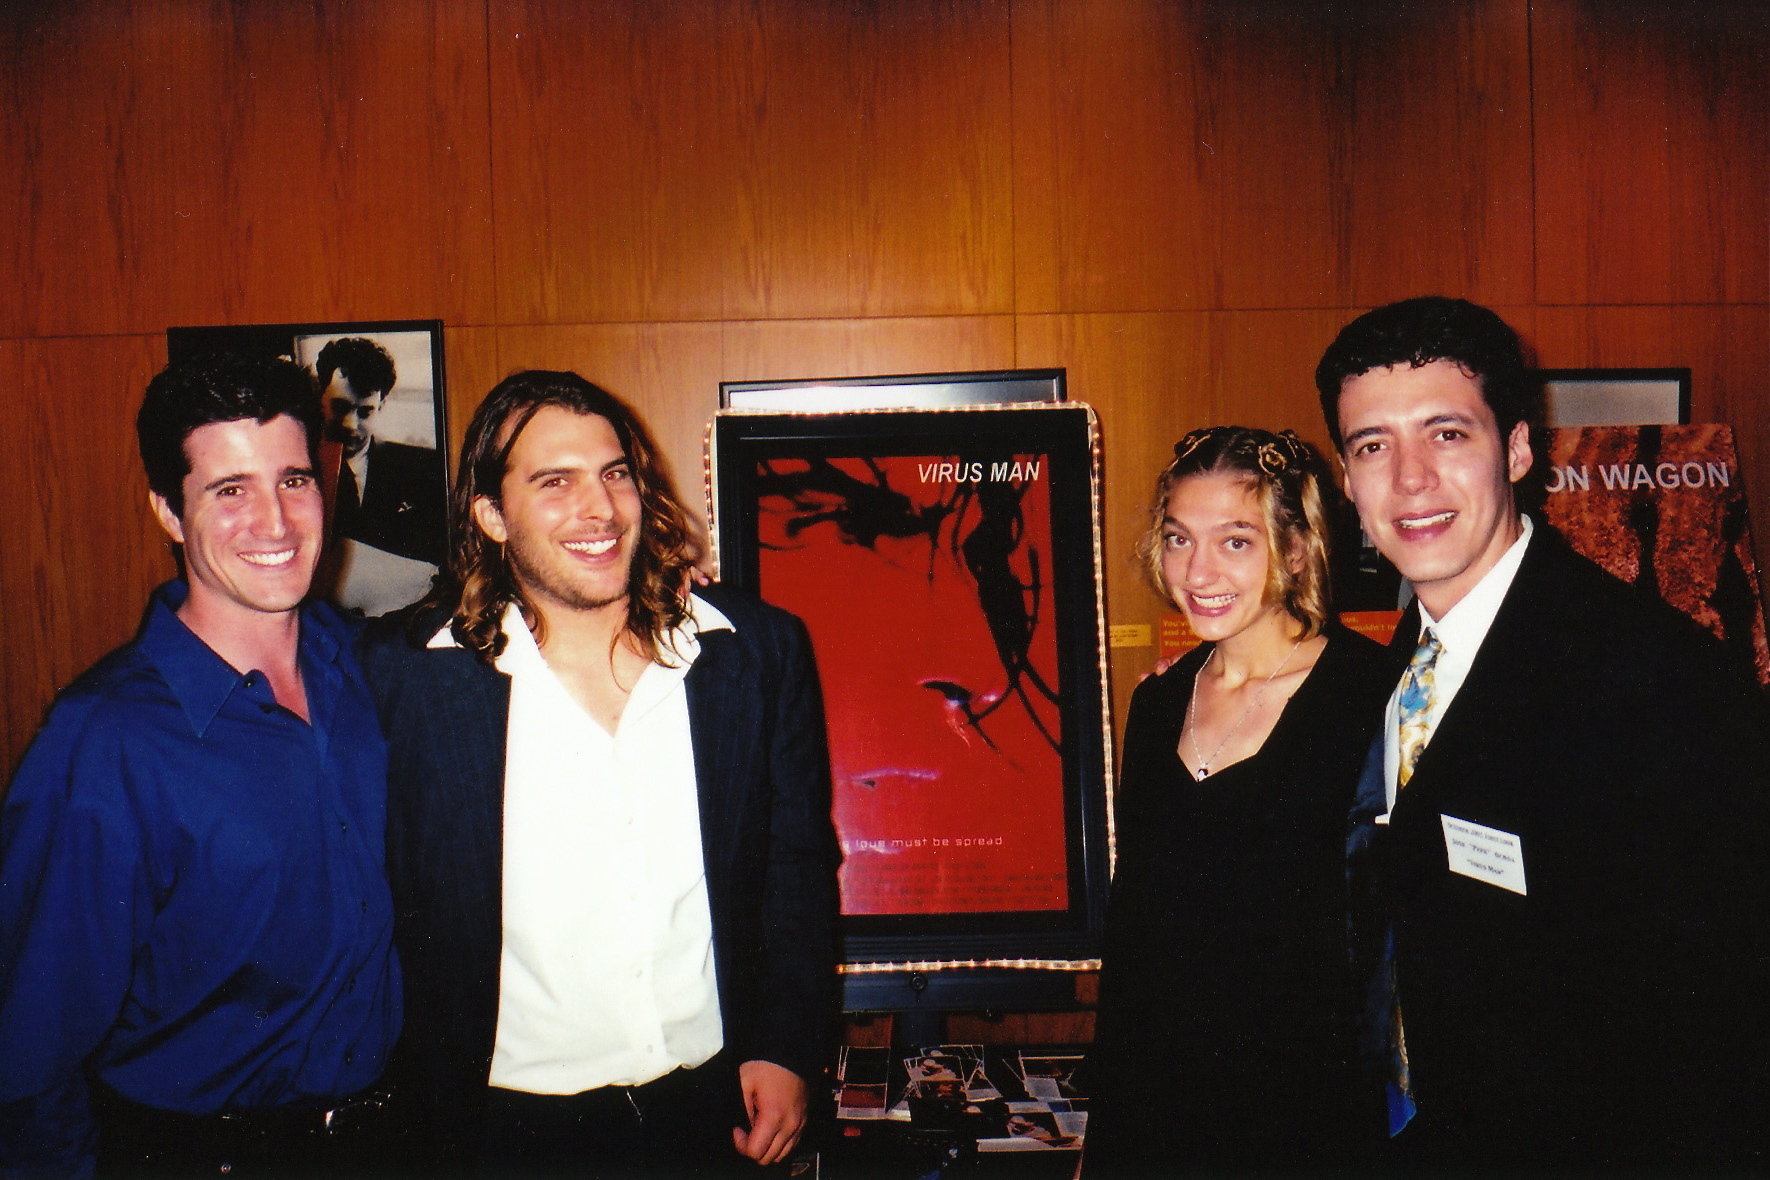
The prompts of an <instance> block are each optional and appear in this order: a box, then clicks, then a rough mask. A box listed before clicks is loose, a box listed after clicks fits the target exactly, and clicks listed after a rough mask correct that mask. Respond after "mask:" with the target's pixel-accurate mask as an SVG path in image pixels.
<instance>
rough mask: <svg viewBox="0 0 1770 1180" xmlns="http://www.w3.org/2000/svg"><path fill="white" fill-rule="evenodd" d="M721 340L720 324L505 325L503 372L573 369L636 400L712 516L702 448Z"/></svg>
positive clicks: (683, 480) (691, 500)
mask: <svg viewBox="0 0 1770 1180" xmlns="http://www.w3.org/2000/svg"><path fill="white" fill-rule="evenodd" d="M719 347H720V335H719V325H717V324H578V325H569V326H562V327H538V326H537V327H526V328H503V329H500V330H499V332H498V369H499V377H500V379H501V378H502V377H503V376H504V375H506V374H509V373H513V372H516V371H517V370H519V369H570V370H572V371H574V372H576V373H578V374H580V375H581V376H583V377H586V378H588V379H590V380H591V381H594V382H596V383H597V384H598V385H601V386H602V387H603V388H605V389H607V390H608V391H609V392H610V393H613V394H614V395H616V396H617V397H619V398H620V399H621V400H623V401H625V402H626V403H627V404H628V405H630V406H632V407H633V409H634V411H635V412H636V413H638V415H639V417H640V419H641V420H642V421H644V423H645V425H646V428H647V429H648V430H650V432H651V435H652V439H653V441H654V442H656V444H657V446H658V449H659V450H660V452H662V454H663V456H664V459H665V461H666V463H667V464H668V465H669V468H670V475H671V478H672V479H673V480H674V481H675V484H676V490H677V493H678V494H679V495H680V496H681V497H682V501H683V503H684V504H686V505H687V506H688V507H689V508H691V509H693V510H694V511H695V513H696V514H697V515H698V516H700V517H701V518H702V519H703V522H704V519H705V515H706V512H705V507H706V495H705V487H704V479H703V474H702V451H703V446H704V441H703V440H704V438H705V435H706V428H707V423H708V422H709V421H711V420H712V417H713V411H714V410H715V409H717V408H718V406H719V382H720V380H721V378H720V369H719ZM484 394H485V390H481V391H480V392H479V396H478V397H476V398H475V404H477V403H478V400H479V398H480V397H483V396H484Z"/></svg>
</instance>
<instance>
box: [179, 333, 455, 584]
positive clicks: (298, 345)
mask: <svg viewBox="0 0 1770 1180" xmlns="http://www.w3.org/2000/svg"><path fill="white" fill-rule="evenodd" d="M166 351H167V356H168V359H169V360H171V361H174V362H177V361H183V360H188V359H190V358H192V357H195V356H197V355H199V354H202V353H205V352H215V351H224V352H236V353H244V354H248V355H254V356H269V357H283V358H286V359H288V360H292V361H294V362H296V363H297V364H299V365H301V366H302V367H303V368H305V369H307V370H308V371H309V372H310V373H312V374H313V375H314V380H315V385H316V388H317V389H318V390H319V395H320V411H321V440H320V447H319V467H320V470H319V477H320V486H321V489H322V491H323V492H324V494H325V500H326V522H327V540H328V544H327V548H326V555H325V557H324V559H323V560H322V561H321V563H320V568H319V569H318V571H316V573H315V576H314V587H315V589H314V593H315V596H316V597H319V598H324V599H328V600H330V601H331V602H333V603H335V604H336V605H338V606H339V607H341V608H343V609H345V610H347V611H350V612H352V613H355V614H361V615H368V616H372V615H380V614H385V613H387V612H388V611H391V610H397V609H398V608H400V607H402V606H405V605H407V604H409V603H411V602H414V601H416V600H417V599H418V598H420V597H422V596H423V594H424V593H425V592H426V591H427V590H428V589H429V588H430V585H431V582H432V579H433V578H434V577H435V576H436V573H437V570H438V568H439V567H440V566H441V564H442V562H443V561H444V559H445V554H446V553H447V545H448V505H449V463H448V437H449V435H448V421H447V393H446V386H445V381H444V373H443V325H442V321H441V320H369V321H346V322H330V323H303V324H239V325H218V326H208V327H174V328H168V329H167V330H166ZM353 370H354V373H353ZM353 378H354V383H353ZM359 385H361V386H368V388H357V386H359ZM381 385H386V386H387V388H385V389H382V388H374V387H375V386H381Z"/></svg>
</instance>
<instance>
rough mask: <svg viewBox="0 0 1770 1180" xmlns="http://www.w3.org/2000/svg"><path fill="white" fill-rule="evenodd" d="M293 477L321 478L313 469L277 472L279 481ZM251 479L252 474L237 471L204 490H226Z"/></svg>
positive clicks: (210, 484) (208, 485) (213, 481)
mask: <svg viewBox="0 0 1770 1180" xmlns="http://www.w3.org/2000/svg"><path fill="white" fill-rule="evenodd" d="M292 475H304V476H306V477H307V478H308V479H318V478H319V472H317V471H315V470H314V469H313V468H312V467H307V466H301V467H285V468H283V469H282V470H281V471H279V472H277V479H278V480H285V479H288V478H289V477H290V476H292ZM251 479H252V473H251V472H249V471H235V472H233V473H232V474H230V475H223V476H219V477H217V478H215V479H212V480H210V481H209V482H208V483H206V484H204V485H203V488H202V490H203V491H205V492H213V491H214V490H215V489H216V488H224V487H226V486H227V485H228V484H232V483H248V482H250V481H251Z"/></svg>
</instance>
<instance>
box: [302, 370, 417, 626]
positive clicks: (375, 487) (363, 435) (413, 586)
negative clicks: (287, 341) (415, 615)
mask: <svg viewBox="0 0 1770 1180" xmlns="http://www.w3.org/2000/svg"><path fill="white" fill-rule="evenodd" d="M314 371H315V375H316V376H317V378H318V380H319V385H320V390H321V401H322V404H323V405H324V407H325V415H324V420H325V427H326V442H327V444H328V445H329V446H335V447H336V448H337V456H336V458H335V460H334V462H335V464H336V471H337V480H336V490H335V491H334V492H333V497H332V538H333V545H334V548H335V550H336V553H335V556H334V560H335V561H336V562H337V566H338V568H337V569H336V570H335V571H327V574H329V578H328V577H327V576H326V575H322V580H324V581H327V582H328V584H330V585H333V586H335V587H336V589H335V590H334V591H333V593H332V598H333V601H335V602H337V603H338V604H339V605H340V606H343V607H345V608H347V609H350V610H355V611H359V612H361V613H363V614H368V615H378V614H385V613H386V612H388V611H390V610H394V609H397V608H399V607H402V606H406V605H408V604H410V603H412V602H414V601H416V600H417V599H418V598H419V597H421V596H422V595H423V594H424V593H425V591H427V590H428V589H429V588H430V581H431V578H432V577H433V576H434V575H435V573H436V569H437V567H438V566H439V565H441V564H442V558H443V545H444V536H445V533H444V527H445V526H444V517H445V514H446V513H445V506H446V503H447V495H446V488H447V481H446V474H445V471H444V464H443V456H442V452H441V451H440V450H439V449H437V446H436V439H435V438H434V429H432V430H431V434H432V437H431V438H429V439H428V440H419V441H427V442H428V443H429V444H430V445H428V446H417V445H413V443H412V442H411V441H409V440H408V441H400V440H397V439H394V438H389V437H386V436H385V434H384V433H380V432H378V431H377V429H376V427H377V424H378V422H379V421H380V420H381V419H382V417H383V413H382V411H383V410H384V408H385V407H386V403H387V396H388V394H389V393H390V392H391V391H392V390H393V388H394V385H395V384H396V382H397V380H398V374H397V371H396V369H395V367H394V362H393V357H392V356H390V355H389V354H388V352H387V350H386V349H385V348H383V347H382V346H381V345H380V344H378V343H377V342H375V341H374V340H371V339H369V338H368V337H366V336H347V337H343V338H340V339H335V340H330V341H328V342H327V343H326V345H325V346H324V347H323V348H321V349H320V352H319V356H318V357H317V358H316V360H315V362H314ZM328 454H330V452H328ZM328 474H329V472H328Z"/></svg>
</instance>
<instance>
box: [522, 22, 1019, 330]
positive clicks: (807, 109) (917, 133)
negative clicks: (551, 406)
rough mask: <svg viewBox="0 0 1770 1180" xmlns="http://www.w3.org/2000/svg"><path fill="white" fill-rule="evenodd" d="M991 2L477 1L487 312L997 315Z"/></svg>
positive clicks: (571, 317) (1001, 155)
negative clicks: (485, 128)
mask: <svg viewBox="0 0 1770 1180" xmlns="http://www.w3.org/2000/svg"><path fill="white" fill-rule="evenodd" d="M999 9H1000V5H999V4H998V3H993V2H992V0H965V2H950V0H948V2H943V0H889V2H886V3H880V4H874V5H866V6H860V7H855V6H838V7H828V6H822V5H793V4H782V5H776V4H752V3H745V2H743V0H696V2H692V3H679V4H669V5H631V6H616V5H610V6H602V7H595V8H590V9H585V8H583V6H581V5H578V4H573V3H567V2H564V0H531V2H530V3H527V4H524V5H521V6H511V5H497V6H494V8H493V21H492V24H493V38H492V43H493V46H494V49H493V59H492V60H493V76H494V82H493V91H494V104H495V107H496V108H497V109H499V110H502V111H509V112H511V113H512V117H511V118H509V119H508V120H500V121H499V122H498V123H497V125H496V126H497V130H496V132H495V137H496V142H495V144H494V149H493V151H494V157H495V159H496V162H497V173H498V176H499V184H498V197H497V201H498V210H499V215H498V223H499V224H498V233H499V250H500V291H501V303H500V306H501V315H502V317H503V318H504V319H505V320H506V322H512V321H514V322H524V321H536V320H539V321H551V322H562V321H564V322H579V321H599V320H676V319H715V318H721V317H723V318H745V317H751V316H758V317H770V318H790V317H803V316H835V315H891V314H904V313H918V312H930V311H939V312H951V311H987V310H1004V311H1005V310H1006V309H1007V307H1008V303H1009V300H1010V298H1011V286H1010V285H1011V281H1012V275H1011V269H1010V267H1011V258H1010V246H1009V230H1008V225H1009V213H1010V210H1009V191H1008V185H1009V176H1010V169H1009V136H1008V109H1009V108H1008V98H1007V95H1008V89H1007V19H1006V16H1005V13H1000V12H999Z"/></svg>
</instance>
